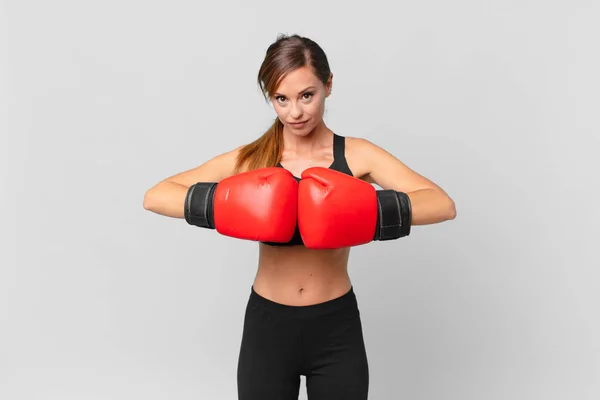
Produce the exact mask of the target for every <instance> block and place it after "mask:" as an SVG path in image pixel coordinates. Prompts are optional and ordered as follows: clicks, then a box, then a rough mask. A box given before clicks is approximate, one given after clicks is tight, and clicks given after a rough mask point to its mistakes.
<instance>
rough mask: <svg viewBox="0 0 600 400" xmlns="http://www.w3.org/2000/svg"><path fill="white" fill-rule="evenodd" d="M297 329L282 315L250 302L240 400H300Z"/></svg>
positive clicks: (240, 366) (240, 367) (241, 359)
mask: <svg viewBox="0 0 600 400" xmlns="http://www.w3.org/2000/svg"><path fill="white" fill-rule="evenodd" d="M297 335H298V329H297V328H296V327H295V326H293V324H292V323H291V322H290V321H289V320H286V319H285V318H284V317H283V316H282V315H278V314H276V313H272V312H270V311H269V310H266V309H263V308H262V307H261V306H260V305H256V304H252V303H249V304H248V307H247V309H246V315H245V318H244V330H243V334H242V342H241V347H240V355H239V360H238V370H237V384H238V399H239V400H271V399H272V400H292V399H293V400H297V399H298V394H299V389H300V374H299V371H298V360H299V358H300V354H299V353H298V352H297V349H298V346H297Z"/></svg>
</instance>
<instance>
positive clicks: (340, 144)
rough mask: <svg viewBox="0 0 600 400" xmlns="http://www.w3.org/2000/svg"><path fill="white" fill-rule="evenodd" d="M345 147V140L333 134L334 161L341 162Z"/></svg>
mask: <svg viewBox="0 0 600 400" xmlns="http://www.w3.org/2000/svg"><path fill="white" fill-rule="evenodd" d="M345 147H346V138H345V137H344V136H340V135H338V134H335V133H334V134H333V158H334V160H339V161H341V160H343V159H344V158H345V156H344V150H345Z"/></svg>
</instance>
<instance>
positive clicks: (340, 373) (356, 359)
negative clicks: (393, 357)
mask: <svg viewBox="0 0 600 400" xmlns="http://www.w3.org/2000/svg"><path fill="white" fill-rule="evenodd" d="M325 338H326V340H323V341H317V343H320V344H319V347H318V348H316V349H315V350H314V353H313V354H314V355H313V356H312V357H311V360H310V361H311V362H310V369H309V370H308V371H307V375H306V390H307V394H308V399H309V400H325V399H327V400H338V399H339V400H342V399H343V400H366V399H367V396H368V391H369V365H368V361H367V353H366V349H365V343H364V338H363V331H362V323H361V321H360V317H359V316H357V317H356V318H354V319H353V320H351V321H349V322H345V323H341V324H339V325H338V326H336V327H335V328H332V329H330V331H329V332H328V333H327V334H325Z"/></svg>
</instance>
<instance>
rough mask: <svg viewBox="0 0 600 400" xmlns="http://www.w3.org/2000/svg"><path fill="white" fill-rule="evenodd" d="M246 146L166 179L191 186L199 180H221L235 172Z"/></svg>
mask: <svg viewBox="0 0 600 400" xmlns="http://www.w3.org/2000/svg"><path fill="white" fill-rule="evenodd" d="M242 147H244V146H239V147H236V148H235V149H233V150H230V151H227V152H225V153H221V154H218V155H216V156H214V157H213V158H211V159H209V160H207V161H205V162H204V163H202V164H200V165H198V166H197V167H195V168H192V169H189V170H187V171H183V172H180V173H178V174H176V175H173V176H170V177H168V178H166V179H165V181H170V182H175V183H179V184H181V185H184V186H187V187H190V186H191V185H193V184H195V183H197V182H219V181H220V180H222V179H225V178H227V177H230V176H232V175H234V174H235V164H236V162H237V157H238V155H239V153H240V150H241V149H242Z"/></svg>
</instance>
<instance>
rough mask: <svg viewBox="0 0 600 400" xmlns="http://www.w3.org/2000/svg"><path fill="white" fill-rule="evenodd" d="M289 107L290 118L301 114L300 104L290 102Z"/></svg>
mask: <svg viewBox="0 0 600 400" xmlns="http://www.w3.org/2000/svg"><path fill="white" fill-rule="evenodd" d="M291 108H292V109H291V110H290V115H291V116H292V118H294V119H298V118H300V117H301V116H302V106H301V105H300V104H298V103H294V102H292V107H291Z"/></svg>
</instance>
